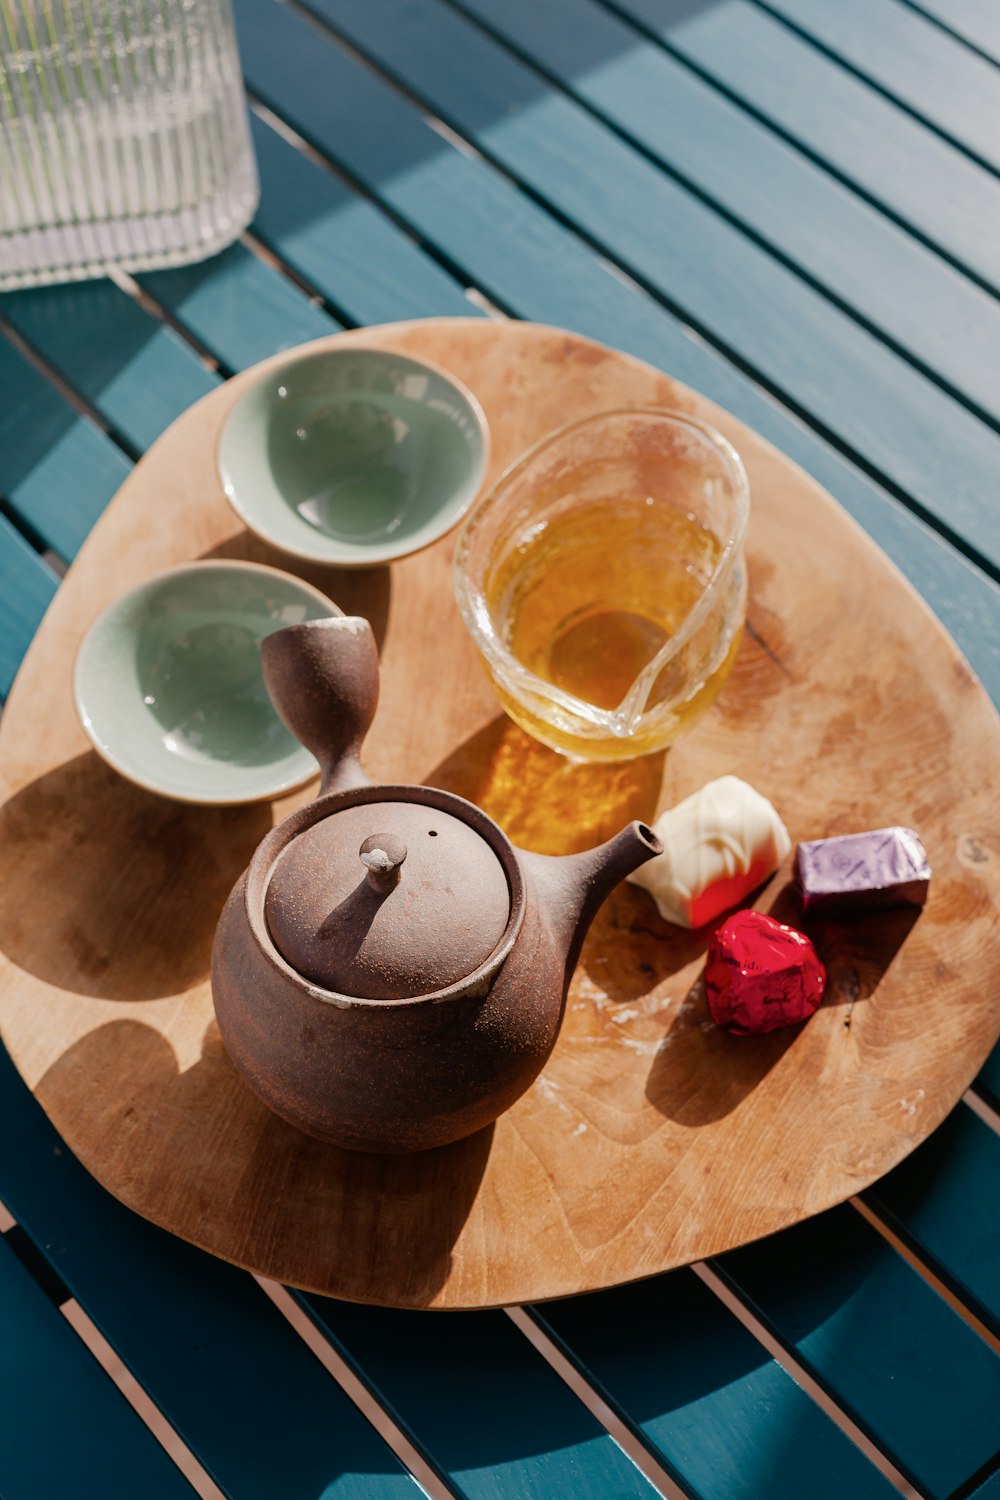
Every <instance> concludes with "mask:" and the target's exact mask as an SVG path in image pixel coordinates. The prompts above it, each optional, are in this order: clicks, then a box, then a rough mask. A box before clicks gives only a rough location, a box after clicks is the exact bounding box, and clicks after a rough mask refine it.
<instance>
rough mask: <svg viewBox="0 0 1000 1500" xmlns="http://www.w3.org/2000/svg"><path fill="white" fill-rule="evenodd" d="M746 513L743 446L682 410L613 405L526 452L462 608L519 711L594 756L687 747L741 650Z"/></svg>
mask: <svg viewBox="0 0 1000 1500" xmlns="http://www.w3.org/2000/svg"><path fill="white" fill-rule="evenodd" d="M748 514H749V489H748V485H747V478H746V473H745V472H744V469H743V465H742V463H741V462H740V459H739V456H738V454H737V453H736V451H735V450H734V449H733V447H732V446H731V445H730V444H729V443H728V442H727V441H726V439H725V438H723V437H722V436H721V435H720V434H719V433H717V432H715V431H713V429H712V428H710V427H708V426H707V425H706V424H705V423H703V422H699V421H697V420H696V419H695V418H693V417H688V416H685V415H683V414H682V413H679V412H667V411H658V410H653V409H649V408H639V409H636V410H627V411H612V412H605V413H601V414H599V415H597V416H593V417H586V418H584V419H583V420H582V421H579V422H574V423H571V424H570V425H569V426H567V427H563V428H561V429H560V430H559V431H558V432H556V433H553V434H552V435H551V436H550V437H547V438H545V439H543V441H542V442H541V443H539V444H538V445H537V446H536V447H535V448H533V449H531V451H530V452H529V453H527V454H526V455H525V456H524V457H523V458H522V459H520V460H519V461H518V462H517V463H515V464H514V465H513V466H512V467H511V468H510V469H508V470H507V472H506V473H505V474H504V475H503V476H502V478H501V479H500V481H499V482H498V484H497V485H496V487H495V488H494V490H493V491H492V493H491V494H490V495H489V496H487V498H486V499H485V500H484V501H483V502H482V504H481V505H479V506H477V508H476V509H475V510H474V511H473V513H472V515H471V516H470V517H469V519H468V521H467V522H466V523H465V526H464V528H463V530H462V532H461V534H460V536H459V540H458V547H457V550H456V556H455V591H456V595H457V598H458V603H459V608H460V609H461V611H462V615H463V617H464V619H465V622H466V624H467V626H468V628H469V630H470V631H471V633H472V636H473V638H474V640H475V641H476V644H477V646H478V647H479V650H480V652H481V654H482V656H483V660H484V662H485V664H486V667H487V669H488V671H489V673H490V675H491V676H492V678H493V681H494V683H495V685H496V688H497V692H498V693H499V695H500V701H501V702H502V704H503V706H504V708H505V709H506V710H507V712H508V713H509V714H510V716H511V717H512V718H513V719H514V720H515V721H516V722H517V723H518V724H520V725H521V726H522V728H524V729H526V730H527V731H528V733H529V734H532V735H534V736H535V738H536V739H539V740H541V741H542V742H543V743H544V744H546V745H550V746H552V748H553V749H556V750H561V751H562V752H563V753H564V754H567V755H571V756H574V757H576V758H579V759H583V760H609V761H611V760H627V759H629V758H631V757H633V756H637V755H646V754H648V753H649V752H651V751H653V750H658V749H661V748H663V746H665V745H668V744H670V743H671V741H672V740H674V739H676V737H677V735H678V734H680V733H681V732H682V731H683V730H684V729H685V728H687V727H688V725H690V724H691V723H693V722H694V720H695V719H696V718H698V716H699V715H700V714H701V713H703V712H704V710H705V709H706V708H707V707H708V706H709V704H710V703H711V702H712V701H713V699H714V698H715V696H716V694H717V693H718V691H719V689H720V688H721V687H722V685H723V683H724V681H725V679H726V676H727V674H728V672H729V670H730V668H731V666H732V663H733V660H734V658H735V655H736V651H737V648H738V646H739V638H740V631H741V627H742V624H743V616H744V610H745V605H746V583H745V575H744V568H743V540H744V536H745V533H746V526H747V518H748Z"/></svg>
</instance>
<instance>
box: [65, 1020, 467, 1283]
mask: <svg viewBox="0 0 1000 1500" xmlns="http://www.w3.org/2000/svg"><path fill="white" fill-rule="evenodd" d="M35 1092H36V1095H37V1097H38V1099H39V1102H40V1103H41V1105H42V1107H43V1108H44V1109H45V1110H46V1112H47V1113H48V1114H49V1115H50V1117H51V1118H52V1120H53V1121H54V1123H55V1124H56V1125H57V1127H58V1128H59V1129H60V1130H61V1131H62V1132H63V1133H64V1134H65V1135H66V1137H67V1139H69V1140H70V1141H72V1142H73V1149H74V1151H75V1152H76V1153H77V1154H78V1155H79V1156H80V1158H81V1160H82V1161H83V1163H84V1165H85V1166H88V1167H90V1169H91V1170H92V1171H94V1173H95V1175H96V1176H97V1177H98V1178H99V1179H100V1180H101V1181H102V1182H103V1183H104V1185H105V1186H106V1187H108V1188H110V1189H111V1191H112V1192H114V1193H116V1195H117V1196H119V1197H121V1198H122V1199H123V1200H124V1201H125V1202H126V1203H129V1204H130V1206H133V1207H137V1208H139V1210H140V1212H145V1213H146V1215H147V1217H152V1218H155V1220H156V1221H157V1222H159V1223H161V1224H162V1225H164V1227H166V1228H168V1229H172V1230H173V1231H174V1232H175V1233H179V1234H181V1235H182V1236H183V1237H184V1238H185V1239H190V1240H192V1241H194V1243H196V1244H199V1245H201V1246H202V1247H203V1248H205V1249H208V1250H213V1249H215V1248H216V1247H218V1248H220V1249H222V1250H223V1252H224V1254H225V1257H226V1258H227V1259H235V1260H236V1261H237V1262H238V1263H240V1264H244V1265H247V1266H249V1267H250V1268H251V1269H257V1270H264V1271H265V1272H266V1274H268V1275H270V1276H272V1277H274V1278H275V1279H277V1280H281V1281H287V1282H289V1283H292V1284H295V1285H302V1286H306V1287H310V1288H312V1289H315V1290H320V1291H324V1292H330V1293H332V1294H333V1295H336V1296H338V1297H344V1298H346V1299H347V1300H349V1301H359V1302H364V1301H370V1300H376V1301H377V1300H382V1299H385V1300H388V1301H392V1300H399V1301H400V1302H403V1303H405V1304H407V1305H410V1306H415V1307H420V1306H424V1305H426V1304H427V1303H429V1302H430V1301H432V1300H433V1297H434V1295H435V1293H436V1292H437V1291H438V1290H439V1289H440V1288H441V1287H442V1286H443V1285H444V1283H445V1282H446V1281H447V1280H448V1276H449V1274H450V1270H451V1264H452V1255H451V1252H452V1249H453V1247H454V1244H455V1242H456V1240H457V1239H458V1236H459V1234H460V1233H461V1230H462V1226H463V1225H464V1224H465V1221H466V1219H467V1218H468V1215H469V1212H470V1210H471V1208H472V1204H473V1202H474V1200H475V1198H476V1194H477V1192H478V1189H479V1184H480V1181H481V1180H482V1176H483V1173H484V1171H485V1169H486V1162H487V1159H488V1157H489V1152H490V1146H491V1143H492V1139H493V1127H492V1126H489V1127H488V1128H487V1129H485V1130H482V1131H479V1132H478V1133H477V1134H476V1135H474V1136H470V1137H468V1138H467V1139H466V1140H464V1141H457V1142H455V1143H454V1144H453V1145H451V1146H444V1147H440V1148H439V1149H438V1150H436V1151H425V1152H417V1153H413V1154H410V1155H401V1156H376V1155H373V1154H368V1153H364V1152H355V1151H343V1150H340V1149H339V1148H337V1147H335V1146H329V1145H325V1144H324V1143H323V1142H321V1141H316V1140H313V1139H312V1138H311V1137H309V1136H306V1135H303V1134H302V1132H301V1131H299V1130H297V1129H295V1128H294V1127H293V1126H291V1125H288V1124H286V1122H285V1121H284V1120H281V1119H279V1118H278V1116H277V1115H275V1114H272V1112H271V1111H270V1110H269V1109H268V1108H267V1107H266V1106H265V1105H264V1104H263V1103H261V1102H260V1100H258V1099H257V1097H256V1096H255V1095H254V1094H253V1093H252V1092H251V1091H250V1089H249V1088H248V1087H247V1086H246V1084H245V1083H244V1082H243V1081H242V1079H241V1078H240V1077H239V1076H238V1075H237V1073H236V1070H235V1069H234V1068H233V1066H232V1064H231V1063H230V1061H229V1058H228V1056H227V1054H226V1051H225V1048H224V1047H223V1044H222V1039H221V1037H220V1036H219V1031H218V1027H217V1026H216V1024H215V1022H214V1021H212V1022H211V1023H210V1024H209V1026H208V1027H207V1029H206V1031H205V1033H204V1038H203V1041H202V1052H201V1057H200V1059H199V1061H198V1062H196V1063H195V1065H194V1066H193V1067H189V1068H186V1069H185V1070H184V1071H183V1072H180V1071H179V1070H178V1064H177V1058H176V1056H175V1054H174V1050H173V1047H172V1046H171V1044H170V1042H169V1041H168V1040H167V1038H166V1037H165V1036H163V1035H161V1033H160V1032H159V1031H157V1030H156V1029H155V1028H153V1027H151V1026H147V1025H144V1024H143V1023H142V1022H140V1021H134V1020H121V1021H112V1022H110V1023H108V1024H106V1025H104V1026H100V1027H98V1028H97V1029H96V1030H94V1031H92V1032H90V1033H89V1034H88V1035H87V1036H85V1037H82V1038H81V1039H80V1040H79V1041H78V1042H76V1043H75V1044H74V1045H73V1046H71V1047H69V1048H68V1049H67V1050H66V1052H65V1053H64V1054H63V1055H62V1056H61V1057H60V1058H59V1060H58V1061H57V1062H55V1063H54V1064H53V1065H52V1066H51V1067H50V1068H49V1069H48V1071H47V1073H46V1074H45V1075H44V1077H43V1078H42V1079H41V1081H40V1083H39V1085H38V1087H37V1089H36V1090H35Z"/></svg>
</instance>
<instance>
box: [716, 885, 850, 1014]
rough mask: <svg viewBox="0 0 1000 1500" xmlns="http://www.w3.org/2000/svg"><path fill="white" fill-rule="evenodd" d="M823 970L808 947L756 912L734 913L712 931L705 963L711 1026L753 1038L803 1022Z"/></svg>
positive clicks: (819, 992)
mask: <svg viewBox="0 0 1000 1500" xmlns="http://www.w3.org/2000/svg"><path fill="white" fill-rule="evenodd" d="M825 986H826V970H825V969H824V967H823V965H822V964H821V963H820V960H819V956H818V955H817V953H816V949H815V948H814V947H813V945H812V943H811V942H810V941H809V939H808V938H807V937H806V935H805V934H804V933H802V932H797V931H796V930H795V928H794V927H786V926H785V924H784V923H783V922H776V921H775V920H774V918H773V917H767V916H765V915H764V913H763V912H759V911H738V912H737V913H736V915H735V916H732V917H730V918H729V920H728V922H723V924H722V926H721V927H720V928H719V929H718V931H717V932H716V933H715V935H714V937H713V938H712V942H711V944H710V946H709V950H708V962H707V963H706V965H705V988H706V989H707V991H708V1005H709V1009H710V1010H711V1012H712V1019H713V1021H715V1023H716V1025H718V1026H724V1027H725V1028H726V1030H727V1031H732V1032H735V1033H736V1035H737V1036H758V1035H760V1033H761V1032H765V1031H777V1030H778V1028H779V1027H780V1026H794V1025H795V1024H796V1022H798V1021H805V1020H806V1019H807V1018H808V1017H809V1016H811V1015H812V1013H813V1011H814V1010H816V1008H817V1007H818V1005H819V1003H820V1001H821V1000H822V998H823V990H824V988H825Z"/></svg>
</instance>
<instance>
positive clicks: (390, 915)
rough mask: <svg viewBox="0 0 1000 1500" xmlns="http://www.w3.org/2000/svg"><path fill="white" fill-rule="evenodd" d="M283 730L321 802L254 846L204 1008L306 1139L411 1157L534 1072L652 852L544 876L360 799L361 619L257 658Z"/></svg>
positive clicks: (421, 803)
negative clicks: (599, 921)
mask: <svg viewBox="0 0 1000 1500" xmlns="http://www.w3.org/2000/svg"><path fill="white" fill-rule="evenodd" d="M262 652H263V660H264V677H265V681H266V683H267V687H268V691H269V693H270V695H271V698H272V700H273V702H274V705H275V707H276V709H277V711H278V713H279V714H280V716H281V718H282V719H283V720H284V722H285V723H286V724H287V726H288V728H289V729H290V730H291V731H292V733H293V734H295V735H296V736H297V738H298V739H299V740H301V741H302V743H303V744H304V745H306V746H308V748H309V749H310V750H311V751H312V752H313V754H314V755H315V756H316V758H317V760H318V761H319V763H320V768H321V772H322V781H321V784H320V792H319V796H318V797H317V799H316V800H315V801H314V802H312V803H310V804H309V805H308V806H307V807H303V808H301V809H300V810H299V811H298V812H294V813H292V814H291V816H290V817H288V818H286V819H285V821H284V822H283V823H280V824H278V826H277V827H275V828H273V829H272V830H271V832H270V833H269V834H268V835H267V836H266V838H265V839H264V840H263V841H262V843H261V844H260V845H259V847H258V849H257V851H256V853H255V854H254V856H253V859H252V860H251V862H250V866H249V868H248V870H247V871H246V873H245V875H244V876H243V877H242V878H241V880H240V881H239V882H238V884H237V885H236V887H235V889H234V890H233V892H232V894H231V896H230V897H229V900H228V902H227V903H226V906H225V909H224V911H223V913H222V916H221V918H220V920H219V925H218V929H217V931H216V936H215V944H214V948H213V952H212V991H213V996H214V1000H215V1010H216V1015H217V1017H218V1021H219V1027H220V1029H221V1032H222V1038H223V1041H224V1042H225V1045H226V1048H227V1050H228V1052H229V1055H230V1057H231V1058H232V1060H233V1062H234V1063H235V1065H236V1067H237V1068H238V1069H239V1071H240V1073H242V1075H243V1077H244V1078H245V1079H246V1081H247V1083H249V1085H250V1086H251V1088H253V1089H254V1090H255V1092H256V1093H257V1094H259V1095H260V1097H261V1098H262V1099H263V1100H264V1101H265V1103H267V1104H269V1105H270V1106H271V1108H272V1109H273V1110H275V1111H276V1112H277V1113H278V1114H279V1115H281V1116H283V1117H284V1118H285V1119H286V1120H289V1121H290V1122H291V1123H292V1124H293V1125H297V1126H299V1128H300V1129H302V1130H304V1131H306V1132H308V1134H310V1135H313V1136H317V1137H319V1139H321V1140H324V1141H329V1142H332V1143H334V1144H336V1145H338V1146H344V1147H348V1148H352V1149H355V1150H361V1151H418V1150H423V1149H425V1148H427V1147H431V1146H441V1145H445V1144H447V1143H448V1142H449V1141H455V1140H458V1139H460V1138H461V1137H462V1136H466V1135H470V1134H471V1133H472V1132H473V1131H475V1130H479V1129H481V1128H482V1127H483V1126H484V1125H488V1124H490V1123H491V1122H492V1121H493V1120H495V1119H496V1118H497V1116H498V1115H500V1114H501V1113H502V1112H503V1111H504V1110H505V1109H508V1108H509V1107H510V1105H511V1104H513V1103H514V1101H515V1099H517V1098H518V1097H519V1096H520V1095H521V1094H522V1093H523V1092H524V1091H525V1089H527V1088H528V1087H529V1086H530V1085H531V1083H532V1081H533V1080H534V1078H535V1077H536V1076H537V1075H538V1073H539V1072H540V1071H541V1069H542V1067H543V1066H544V1064H545V1061H546V1059H547V1058H548V1056H549V1053H550V1052H551V1051H552V1048H553V1046H554V1045H555V1040H556V1037H557V1035H558V1033H559V1027H560V1024H561V1021H562V1015H563V1007H564V1005H565V999H566V990H567V987H568V984H569V979H570V976H571V975H572V973H573V969H574V966H575V964H576V959H577V956H578V954H579V951H580V945H581V943H582V942H583V938H584V934H585V933H586V931H587V928H588V927H589V925H590V922H591V920H592V918H593V916H594V913H595V912H596V910H597V908H598V907H599V906H600V904H601V902H602V901H603V900H604V898H605V896H606V895H607V894H608V892H609V891H610V890H611V889H612V887H613V886H615V885H616V884H617V883H618V881H620V880H621V879H622V878H623V877H624V876H625V875H627V874H628V873H629V871H631V870H634V869H636V868H638V866H639V865H640V864H642V863H643V862H644V861H645V860H647V859H650V858H652V856H653V855H655V854H658V853H659V852H660V844H659V841H658V840H657V838H656V836H655V834H653V833H652V832H651V831H650V829H648V828H646V827H645V826H644V825H643V824H641V823H632V824H631V825H630V826H629V827H627V828H625V829H624V830H623V831H622V832H621V833H619V834H618V835H617V836H616V837H615V838H613V839H611V840H609V842H608V843H606V844H602V845H601V846H600V847H599V848H597V849H593V850H590V851H589V852H587V853H583V854H574V855H569V856H566V857H564V858H554V857H551V856H546V855H539V854H527V853H525V852H523V851H522V850H518V849H515V848H514V847H513V845H512V844H511V843H510V841H509V840H508V839H507V838H506V837H505V835H504V834H503V832H502V831H501V829H500V828H499V827H498V826H497V825H496V824H495V823H494V822H493V821H492V819H490V818H488V817H487V816H486V814H485V813H484V812H482V811H481V810H480V809H479V808H478V807H475V806H473V804H472V803H470V802H467V801H466V800H465V799H464V798H462V797H457V796H455V795H453V794H452V793H450V792H444V791H435V790H434V789H432V788H430V787H425V786H373V785H372V783H371V782H370V781H369V779H368V777H367V776H366V775H365V773H364V771H363V770H362V769H361V763H360V759H359V756H360V750H361V744H362V741H363V739H364V736H365V734H366V733H367V731H368V729H369V726H370V725H371V722H372V719H373V717H374V714H375V706H376V703H377V701H378V655H377V652H376V648H375V641H374V639H373V637H372V633H371V629H370V627H369V625H368V623H367V621H365V620H362V619H359V618H354V617H350V616H341V617H340V618H334V619H326V620H314V621H312V622H310V623H309V624H305V625H292V626H289V627H287V628H286V629H284V630H280V631H278V632H277V633H276V634H274V635H271V636H269V637H268V638H267V639H266V640H264V641H263V643H262Z"/></svg>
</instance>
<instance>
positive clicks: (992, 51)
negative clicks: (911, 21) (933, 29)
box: [911, 0, 1000, 62]
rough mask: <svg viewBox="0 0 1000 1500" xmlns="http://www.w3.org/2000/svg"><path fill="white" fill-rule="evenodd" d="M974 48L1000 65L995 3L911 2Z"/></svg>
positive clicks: (989, 0) (999, 16)
mask: <svg viewBox="0 0 1000 1500" xmlns="http://www.w3.org/2000/svg"><path fill="white" fill-rule="evenodd" d="M911 3H913V4H914V6H915V8H916V9H917V10H920V11H923V12H924V14H925V15H928V16H933V17H934V18H935V19H936V20H938V21H940V22H941V24H942V26H947V27H948V28H949V29H950V30H951V31H953V32H954V33H955V35H956V36H960V37H962V38H963V39H964V40H965V41H966V42H968V43H969V45H970V46H972V47H979V48H980V49H981V50H982V51H983V52H988V53H989V55H990V56H991V57H992V58H993V59H994V61H995V62H1000V10H998V8H997V6H996V4H995V3H994V0H911Z"/></svg>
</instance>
